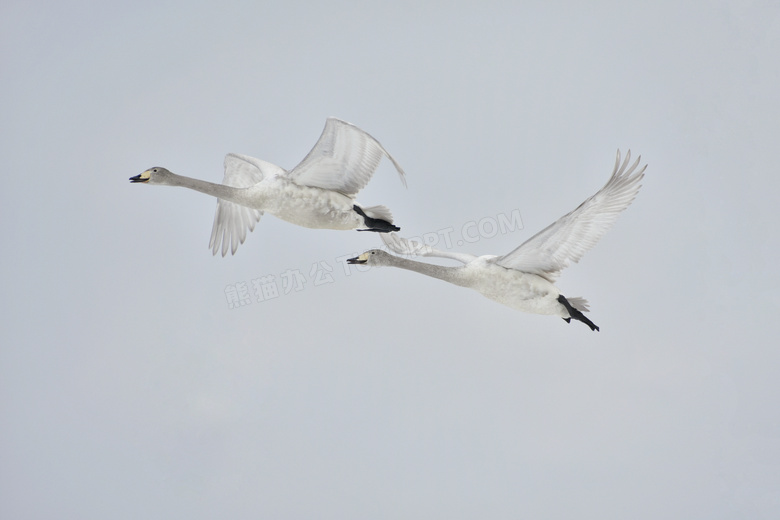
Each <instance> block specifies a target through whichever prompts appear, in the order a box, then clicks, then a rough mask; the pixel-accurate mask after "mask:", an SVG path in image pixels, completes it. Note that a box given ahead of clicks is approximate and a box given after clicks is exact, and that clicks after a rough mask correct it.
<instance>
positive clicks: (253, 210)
mask: <svg viewBox="0 0 780 520" xmlns="http://www.w3.org/2000/svg"><path fill="white" fill-rule="evenodd" d="M382 157H387V158H388V159H390V161H391V162H392V163H393V166H395V169H396V170H397V171H398V175H399V176H400V178H401V182H403V184H404V186H406V179H405V174H404V171H403V169H402V168H401V166H400V165H399V164H398V162H396V160H395V159H394V158H393V157H392V156H391V155H390V154H389V153H388V152H387V150H385V148H384V147H383V146H382V145H381V144H380V143H379V141H377V140H376V139H374V138H373V137H372V136H371V135H369V134H368V133H366V132H364V131H363V130H361V129H360V128H358V127H356V126H354V125H352V124H350V123H347V122H346V121H342V120H340V119H336V118H332V117H331V118H328V120H327V121H326V122H325V128H324V130H323V131H322V135H321V136H320V138H319V140H318V141H317V143H316V144H315V145H314V148H312V149H311V151H310V152H309V153H308V155H306V157H305V158H304V159H303V161H301V163H300V164H298V165H297V166H296V167H295V168H293V169H292V170H290V171H286V170H284V169H283V168H281V167H279V166H276V165H274V164H271V163H269V162H266V161H263V160H261V159H255V158H254V157H249V156H246V155H239V154H234V153H231V154H228V155H227V156H226V157H225V176H224V178H223V179H222V184H214V183H211V182H206V181H202V180H199V179H193V178H190V177H184V176H181V175H176V174H173V173H171V172H170V171H168V170H167V169H165V168H162V167H155V168H150V169H148V170H146V171H145V172H143V173H142V174H140V175H136V176H135V177H131V178H130V180H131V181H132V182H145V183H148V184H160V185H167V186H183V187H185V188H190V189H193V190H196V191H200V192H202V193H206V194H208V195H213V196H215V197H217V198H218V199H219V200H218V201H217V210H216V212H215V214H214V224H213V226H212V230H211V239H210V240H209V247H210V248H211V250H212V252H213V254H215V255H216V254H217V252H218V251H220V250H221V251H222V256H225V255H226V254H227V252H228V251H230V252H231V253H233V254H235V252H236V250H237V249H238V246H239V245H240V244H242V243H244V240H245V239H246V234H247V230H249V231H252V230H254V227H255V224H256V223H257V222H258V221H259V220H260V217H261V216H262V215H263V213H264V212H268V213H270V214H272V215H274V216H276V217H278V218H280V219H282V220H286V221H288V222H291V223H293V224H297V225H299V226H304V227H308V228H315V229H344V230H346V229H358V228H367V229H370V230H372V231H383V232H386V231H390V230H393V229H395V230H397V229H398V228H397V227H396V226H393V225H392V221H393V219H392V214H391V213H390V210H389V209H388V208H386V207H385V206H369V207H363V206H361V205H360V204H358V203H357V202H356V201H355V195H356V194H357V193H358V192H359V191H360V190H361V189H363V188H364V187H365V186H366V185H367V184H368V182H369V181H370V180H371V177H372V176H373V174H374V172H375V171H376V169H377V167H378V166H379V163H380V161H381V160H382ZM356 208H357V210H356ZM358 210H359V211H358ZM360 211H362V212H363V213H364V214H365V216H363V215H361V214H360ZM366 217H367V218H366Z"/></svg>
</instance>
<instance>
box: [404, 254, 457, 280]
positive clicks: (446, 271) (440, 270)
mask: <svg viewBox="0 0 780 520" xmlns="http://www.w3.org/2000/svg"><path fill="white" fill-rule="evenodd" d="M389 265H391V266H393V267H400V268H401V269H406V270H408V271H415V272H417V273H420V274H424V275H425V276H430V277H432V278H438V279H439V280H444V281H445V282H449V283H452V284H455V285H460V286H464V287H465V286H466V281H465V280H464V278H463V276H462V274H463V268H462V267H447V266H443V265H434V264H427V263H425V262H415V261H414V260H409V259H406V258H401V257H399V256H393V260H392V261H391V262H390V263H389Z"/></svg>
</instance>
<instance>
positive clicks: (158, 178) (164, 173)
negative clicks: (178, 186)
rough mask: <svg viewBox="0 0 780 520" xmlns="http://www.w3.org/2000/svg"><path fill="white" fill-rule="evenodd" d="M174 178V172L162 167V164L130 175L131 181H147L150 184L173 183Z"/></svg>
mask: <svg viewBox="0 0 780 520" xmlns="http://www.w3.org/2000/svg"><path fill="white" fill-rule="evenodd" d="M172 179H173V174H172V173H171V172H169V171H168V170H167V169H165V168H163V167H161V166H155V167H154V168H149V169H148V170H146V171H145V172H143V173H141V174H139V175H136V176H135V177H130V182H131V183H134V182H145V183H148V184H171V183H172Z"/></svg>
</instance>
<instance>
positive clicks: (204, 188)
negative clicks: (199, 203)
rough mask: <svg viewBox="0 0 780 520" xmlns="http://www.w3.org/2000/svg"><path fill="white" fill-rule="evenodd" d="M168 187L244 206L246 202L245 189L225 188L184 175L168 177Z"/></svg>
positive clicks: (222, 185)
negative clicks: (193, 191) (178, 187)
mask: <svg viewBox="0 0 780 520" xmlns="http://www.w3.org/2000/svg"><path fill="white" fill-rule="evenodd" d="M168 185H169V186H183V187H184V188H189V189H191V190H195V191H199V192H201V193H205V194H206V195H211V196H213V197H217V198H220V199H223V200H227V201H230V202H235V203H237V204H242V205H246V202H247V196H246V189H245V188H234V187H232V186H225V185H224V184H215V183H213V182H208V181H202V180H200V179H193V178H192V177H185V176H184V175H176V174H174V173H172V174H171V175H170V180H169V182H168Z"/></svg>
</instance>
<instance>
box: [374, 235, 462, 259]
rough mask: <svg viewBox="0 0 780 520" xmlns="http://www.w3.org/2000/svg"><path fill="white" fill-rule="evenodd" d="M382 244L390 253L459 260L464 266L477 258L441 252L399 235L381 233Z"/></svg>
mask: <svg viewBox="0 0 780 520" xmlns="http://www.w3.org/2000/svg"><path fill="white" fill-rule="evenodd" d="M379 236H380V238H381V239H382V242H384V243H385V245H386V246H387V248H388V249H390V251H392V252H394V253H396V254H399V255H410V256H432V257H438V258H449V259H450V260H457V261H458V262H461V263H463V264H468V263H469V262H472V261H473V260H476V258H477V257H476V256H474V255H470V254H468V253H452V252H449V251H439V250H438V249H434V248H432V247H431V246H429V245H425V244H421V243H419V242H415V241H414V240H408V239H406V238H402V237H400V236H398V234H397V233H380V234H379Z"/></svg>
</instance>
